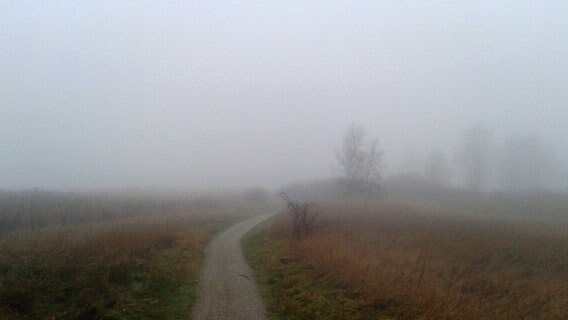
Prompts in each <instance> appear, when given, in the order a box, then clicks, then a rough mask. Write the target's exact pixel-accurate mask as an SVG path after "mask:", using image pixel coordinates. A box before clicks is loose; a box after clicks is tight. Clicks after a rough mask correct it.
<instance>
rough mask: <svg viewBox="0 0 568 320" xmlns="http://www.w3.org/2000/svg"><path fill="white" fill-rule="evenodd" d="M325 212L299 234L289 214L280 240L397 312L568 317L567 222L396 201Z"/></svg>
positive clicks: (338, 205) (337, 206) (333, 205)
mask: <svg viewBox="0 0 568 320" xmlns="http://www.w3.org/2000/svg"><path fill="white" fill-rule="evenodd" d="M322 212H325V215H324V217H323V218H324V219H325V220H326V226H325V227H324V228H323V229H322V230H320V231H319V232H317V233H316V234H314V235H312V236H310V237H306V238H304V239H302V240H299V241H293V240H292V239H289V238H287V237H288V236H287V234H288V231H289V230H286V228H287V227H285V226H286V221H285V220H283V221H281V222H280V223H278V224H277V225H276V227H275V228H276V229H275V230H274V236H275V237H276V238H275V239H279V240H280V241H289V242H290V244H291V245H292V246H293V248H294V249H295V252H296V253H298V254H299V255H300V256H301V257H302V259H303V260H304V262H305V263H307V264H308V265H309V266H310V268H313V269H316V270H322V271H323V272H324V273H326V274H332V275H333V276H334V277H335V279H337V281H338V282H340V283H342V284H345V285H347V286H349V287H351V288H353V289H355V290H357V291H362V292H364V293H365V297H366V299H368V300H370V301H372V303H373V304H374V305H375V306H376V308H380V309H383V310H384V311H385V313H386V314H388V315H390V316H392V317H394V318H397V319H568V232H567V231H566V229H559V228H554V227H553V225H552V224H549V225H548V226H550V228H548V229H547V228H546V226H547V225H546V224H542V223H538V224H535V223H534V221H535V220H534V219H529V220H526V221H524V220H519V219H515V220H514V222H512V221H508V220H506V219H488V218H487V217H476V216H459V215H440V214H436V213H432V212H428V211H426V210H420V209H417V208H416V207H410V206H396V205H378V204H367V205H366V206H365V205H361V204H347V203H345V202H327V203H325V204H323V205H322ZM523 221H524V222H523ZM546 230H549V232H546Z"/></svg>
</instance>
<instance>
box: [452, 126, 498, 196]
mask: <svg viewBox="0 0 568 320" xmlns="http://www.w3.org/2000/svg"><path fill="white" fill-rule="evenodd" d="M489 149H490V137H489V132H488V131H487V129H485V127H484V126H482V125H476V126H473V127H472V128H471V129H469V130H468V131H467V132H466V135H465V137H464V142H463V145H462V146H461V149H460V150H459V151H458V154H457V160H458V164H459V166H460V167H461V169H462V170H463V179H464V183H465V186H466V187H467V188H468V189H469V190H471V191H475V192H479V191H482V190H483V188H484V187H485V186H486V185H487V180H488V176H489Z"/></svg>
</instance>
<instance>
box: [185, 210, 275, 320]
mask: <svg viewBox="0 0 568 320" xmlns="http://www.w3.org/2000/svg"><path fill="white" fill-rule="evenodd" d="M274 214H276V213H271V214H267V215H263V216H260V217H256V218H253V219H250V220H246V221H244V222H240V223H237V224H236V225H234V226H232V227H230V228H229V229H227V230H226V231H225V232H223V233H221V234H220V235H219V236H217V237H216V238H215V239H213V241H211V243H210V244H209V245H208V246H207V248H206V249H205V264H204V267H203V269H202V271H201V276H200V279H199V289H198V298H197V302H196V303H195V306H194V307H193V311H192V314H191V318H192V319H194V320H206V319H207V320H209V319H210V320H223V319H239V320H249V319H250V320H253V319H254V320H264V319H267V317H266V310H265V308H264V304H263V303H262V299H261V298H260V295H259V293H258V290H257V288H256V285H255V282H254V278H253V276H252V270H251V268H250V267H249V266H248V264H247V263H246V262H245V259H244V256H243V252H242V249H241V239H242V237H243V236H244V235H245V234H246V233H247V232H248V231H250V230H251V229H252V228H253V227H255V226H256V225H257V224H259V223H261V222H262V221H264V220H266V219H268V218H270V217H271V216H273V215H274Z"/></svg>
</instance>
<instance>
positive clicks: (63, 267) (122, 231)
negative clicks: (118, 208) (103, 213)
mask: <svg viewBox="0 0 568 320" xmlns="http://www.w3.org/2000/svg"><path fill="white" fill-rule="evenodd" d="M239 208H240V209H239ZM255 210H257V211H258V210H260V209H259V208H255V207H254V206H250V205H248V206H247V204H246V203H244V202H242V201H224V202H222V203H221V204H217V205H214V206H206V207H201V208H194V209H191V208H190V209H186V210H175V211H172V210H169V211H166V212H163V213H155V214H152V215H143V216H133V217H125V218H117V219H114V220H112V221H104V220H103V221H102V222H97V223H91V224H83V225H79V226H54V227H48V228H43V229H39V230H35V231H33V230H29V229H26V230H21V231H14V232H11V233H9V234H7V235H5V236H3V237H0V319H185V318H187V312H188V310H189V307H190V304H191V303H192V301H193V299H194V290H193V288H194V284H195V281H196V279H197V276H198V272H199V268H200V265H201V264H200V262H201V257H202V250H203V249H204V247H205V245H206V243H207V241H208V240H209V239H210V238H211V237H212V236H213V233H214V232H216V231H219V230H221V229H223V228H224V227H225V226H228V225H230V224H232V223H234V222H235V221H237V220H239V219H243V218H245V217H246V215H248V214H250V213H251V211H255Z"/></svg>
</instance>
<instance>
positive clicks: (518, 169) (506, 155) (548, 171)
mask: <svg viewBox="0 0 568 320" xmlns="http://www.w3.org/2000/svg"><path fill="white" fill-rule="evenodd" d="M499 170H500V172H499V173H500V175H499V177H500V182H501V186H502V187H503V188H504V189H505V190H507V191H513V192H527V191H538V190H546V189H549V190H550V189H554V187H556V184H555V183H556V182H557V181H555V180H556V179H557V177H558V176H559V175H560V174H559V170H558V165H557V162H556V157H555V152H554V150H552V148H551V147H550V146H549V145H548V144H547V143H546V142H545V141H543V140H542V139H541V138H539V137H538V136H534V135H529V136H513V137H510V138H509V139H508V140H507V141H506V142H505V145H504V147H503V151H502V154H501V158H500V166H499Z"/></svg>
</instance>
